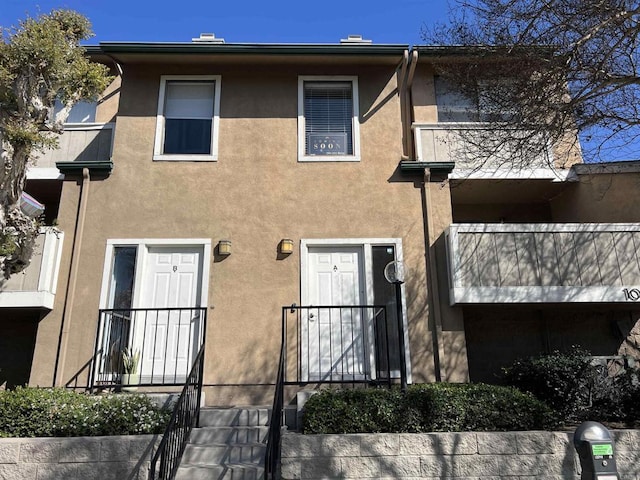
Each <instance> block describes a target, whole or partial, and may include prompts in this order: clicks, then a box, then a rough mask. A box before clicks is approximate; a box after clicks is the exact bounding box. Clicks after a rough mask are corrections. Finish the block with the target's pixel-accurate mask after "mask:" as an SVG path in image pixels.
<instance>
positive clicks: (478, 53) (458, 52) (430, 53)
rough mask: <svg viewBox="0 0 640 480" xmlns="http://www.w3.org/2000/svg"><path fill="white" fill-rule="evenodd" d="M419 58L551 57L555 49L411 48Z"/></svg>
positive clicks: (516, 47) (528, 47) (442, 46)
mask: <svg viewBox="0 0 640 480" xmlns="http://www.w3.org/2000/svg"><path fill="white" fill-rule="evenodd" d="M413 49H414V50H416V51H417V52H418V55H419V56H421V57H483V56H504V55H505V54H508V55H524V54H526V55H531V54H535V55H540V56H543V57H544V56H552V55H553V54H554V53H555V52H556V51H557V48H556V47H554V46H552V45H519V46H515V47H508V46H504V47H502V46H496V45H416V46H414V47H413Z"/></svg>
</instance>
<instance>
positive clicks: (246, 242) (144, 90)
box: [31, 65, 434, 404]
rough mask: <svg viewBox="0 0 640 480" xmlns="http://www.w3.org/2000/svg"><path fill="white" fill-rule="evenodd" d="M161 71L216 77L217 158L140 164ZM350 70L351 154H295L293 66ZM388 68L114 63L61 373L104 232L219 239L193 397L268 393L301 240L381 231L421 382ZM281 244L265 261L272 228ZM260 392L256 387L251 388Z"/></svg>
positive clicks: (414, 261) (98, 270) (91, 288)
mask: <svg viewBox="0 0 640 480" xmlns="http://www.w3.org/2000/svg"><path fill="white" fill-rule="evenodd" d="M161 74H220V75H222V81H221V87H222V88H221V90H222V93H221V110H220V134H219V152H218V153H219V160H218V161H217V162H205V163H203V162H153V161H152V151H153V142H154V134H155V133H154V132H155V122H156V120H155V116H156V112H157V101H158V88H159V84H160V75H161ZM313 74H318V75H320V74H321V75H330V74H340V75H358V76H359V96H360V122H361V125H360V141H361V156H362V161H360V162H356V163H352V162H348V163H339V162H318V163H298V162H297V96H298V87H297V85H298V83H297V82H298V75H313ZM396 85H397V81H396V72H395V71H394V68H393V67H391V68H390V67H375V66H371V67H367V66H362V67H357V68H356V67H351V68H349V67H344V66H342V67H326V66H325V67H324V68H315V69H314V68H311V67H305V68H298V69H296V68H295V67H294V66H285V65H281V66H278V65H271V66H268V67H259V68H245V67H233V66H225V65H216V68H211V67H206V68H205V67H199V68H195V67H188V66H185V65H181V66H179V67H178V66H175V67H173V68H163V69H160V68H158V67H155V66H150V65H145V66H143V67H137V66H135V65H127V66H126V69H125V79H124V82H123V86H122V88H121V97H120V98H121V102H120V110H119V113H118V118H117V125H116V130H115V144H114V155H113V161H114V164H115V168H114V171H113V173H112V174H111V176H110V177H109V178H107V179H104V180H99V181H92V182H91V185H90V193H89V198H88V209H87V217H86V225H85V231H84V232H85V233H84V238H83V242H82V248H81V252H80V257H79V258H80V261H79V271H78V282H77V289H76V302H75V305H74V307H73V311H72V316H71V318H70V319H67V322H68V324H67V326H68V328H69V341H68V353H67V356H66V364H65V370H64V372H63V373H62V375H61V377H62V378H63V380H64V382H66V381H67V380H68V379H70V378H71V377H72V376H73V375H74V374H75V373H76V372H77V371H78V370H79V369H81V367H82V366H83V365H84V364H85V363H86V362H87V361H88V360H89V359H90V358H91V355H92V353H93V345H94V339H95V330H96V322H97V316H98V315H97V314H98V309H99V292H100V288H101V283H102V272H103V268H104V259H105V248H106V242H107V240H108V239H110V238H148V239H154V238H210V239H211V240H212V244H213V245H215V244H217V242H218V241H219V240H221V239H229V240H231V241H232V242H233V253H232V255H231V256H230V257H228V258H226V259H224V260H223V261H216V262H213V263H212V264H211V266H210V267H211V275H210V286H209V294H208V298H209V307H210V310H209V318H208V327H207V340H206V342H207V351H206V374H205V383H207V384H217V385H219V384H228V386H227V387H226V388H224V389H215V390H214V389H209V390H208V392H207V403H210V404H211V403H220V404H225V403H256V402H267V401H269V399H270V397H269V395H268V394H269V393H270V389H269V388H266V389H265V388H264V387H261V386H255V387H248V388H243V389H241V390H242V391H241V392H240V391H239V389H238V388H236V387H235V386H234V385H238V384H240V385H253V384H269V383H272V382H273V381H274V380H275V372H276V368H277V361H278V347H279V338H280V336H279V331H280V321H281V306H283V305H290V304H291V303H293V302H296V303H298V304H299V303H300V255H299V247H298V243H299V241H300V240H301V239H314V238H318V239H319V238H389V237H398V238H401V239H402V241H403V249H404V260H405V262H406V263H407V266H408V268H409V270H410V271H411V272H412V273H411V276H412V278H410V279H409V280H408V281H407V285H406V287H407V295H406V298H407V304H408V314H409V323H410V329H409V330H410V350H411V360H412V366H413V376H414V381H430V380H433V378H434V374H433V353H432V350H431V348H432V346H431V345H432V341H431V336H430V333H429V330H428V328H427V308H426V285H425V280H424V279H425V278H426V274H425V261H424V248H425V245H424V242H425V239H424V228H423V211H422V202H421V188H420V185H415V184H414V182H413V180H412V179H408V178H406V177H403V176H401V175H399V174H398V173H397V172H396V168H397V165H398V162H399V160H400V156H401V153H402V144H401V138H402V135H401V125H400V108H399V101H398V96H397V92H396ZM78 196H79V191H78V186H77V183H76V181H73V180H67V181H65V187H64V191H63V196H62V201H61V206H60V225H61V227H62V228H63V229H64V230H65V232H72V231H73V225H74V222H73V220H72V219H73V218H74V216H75V212H76V209H77V202H78ZM285 237H286V238H292V239H294V241H295V243H296V249H295V252H294V254H293V255H291V256H290V257H288V258H284V259H278V258H277V245H278V242H279V241H280V239H282V238H285ZM71 243H72V235H69V236H68V237H67V238H65V250H64V257H63V268H62V270H61V274H60V280H61V281H60V283H59V285H58V291H59V292H60V294H59V295H58V296H57V298H56V306H55V309H54V311H53V312H52V313H51V314H49V315H48V316H47V317H46V318H45V319H44V320H43V322H41V328H40V330H39V332H38V347H37V349H36V355H35V359H34V367H33V373H32V377H31V383H32V384H45V383H46V381H45V380H46V379H49V382H50V381H51V380H50V379H51V371H52V365H53V364H54V363H55V350H56V345H57V338H58V333H59V328H60V318H61V315H62V309H63V297H64V295H63V294H62V293H63V292H64V290H65V287H66V284H65V278H66V275H67V274H68V268H69V267H68V265H69V258H70V253H71V252H70V246H71ZM265 393H266V394H267V395H266V396H265Z"/></svg>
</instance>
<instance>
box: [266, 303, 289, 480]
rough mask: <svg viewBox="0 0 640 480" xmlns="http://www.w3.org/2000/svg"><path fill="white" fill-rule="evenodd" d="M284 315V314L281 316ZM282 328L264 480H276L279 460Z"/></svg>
mask: <svg viewBox="0 0 640 480" xmlns="http://www.w3.org/2000/svg"><path fill="white" fill-rule="evenodd" d="M283 315H284V314H283ZM283 318H284V317H283ZM284 332H285V330H284V328H283V329H282V342H281V343H280V361H279V362H278V376H277V378H276V390H275V394H274V396H273V408H272V409H271V418H270V420H269V432H268V434H267V449H266V453H265V464H264V471H265V478H266V479H267V480H273V479H275V478H277V471H278V462H279V460H280V436H281V430H282V409H283V407H284V365H285V350H284V347H285V342H284V338H285V337H284Z"/></svg>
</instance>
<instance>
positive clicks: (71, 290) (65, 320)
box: [52, 168, 91, 387]
mask: <svg viewBox="0 0 640 480" xmlns="http://www.w3.org/2000/svg"><path fill="white" fill-rule="evenodd" d="M90 181H91V178H90V175H89V169H88V168H83V169H82V183H81V184H80V204H79V205H78V215H77V219H76V228H75V234H74V236H73V246H72V247H71V265H70V268H69V278H68V281H67V291H66V295H65V300H64V308H63V309H62V321H61V323H60V336H59V337H58V351H57V352H56V363H55V366H54V369H53V382H52V384H53V386H54V387H60V386H63V382H64V380H63V378H62V375H63V372H64V367H65V363H66V359H67V345H68V343H69V330H70V327H71V317H72V313H73V304H74V301H75V294H76V284H77V281H78V268H79V267H78V264H79V260H80V249H81V247H82V237H83V234H84V220H85V216H86V214H87V203H88V196H89V183H90Z"/></svg>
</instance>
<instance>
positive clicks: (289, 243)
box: [278, 238, 293, 255]
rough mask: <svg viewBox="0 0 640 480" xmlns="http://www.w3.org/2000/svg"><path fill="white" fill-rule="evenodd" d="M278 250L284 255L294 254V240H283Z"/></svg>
mask: <svg viewBox="0 0 640 480" xmlns="http://www.w3.org/2000/svg"><path fill="white" fill-rule="evenodd" d="M278 250H279V251H280V253H281V254H282V255H291V254H292V253H293V240H291V239H290V238H283V239H282V240H280V244H279V245H278Z"/></svg>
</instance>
